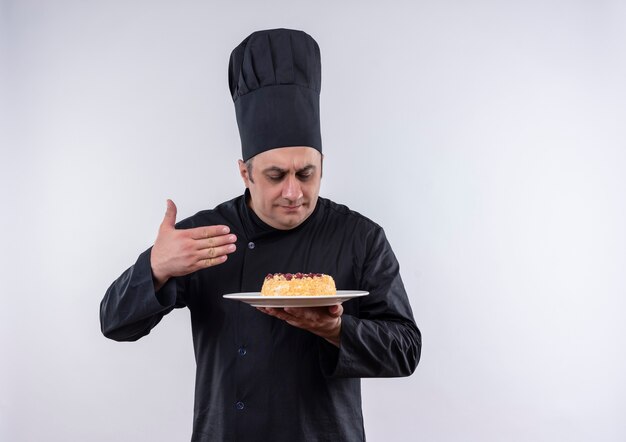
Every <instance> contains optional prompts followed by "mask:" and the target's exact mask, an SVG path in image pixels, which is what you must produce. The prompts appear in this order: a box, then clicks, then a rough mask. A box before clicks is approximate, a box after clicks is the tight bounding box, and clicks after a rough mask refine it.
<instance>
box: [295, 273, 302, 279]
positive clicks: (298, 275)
mask: <svg viewBox="0 0 626 442" xmlns="http://www.w3.org/2000/svg"><path fill="white" fill-rule="evenodd" d="M303 276H304V275H303V274H302V273H300V272H298V273H296V274H295V278H296V279H302V277H303Z"/></svg>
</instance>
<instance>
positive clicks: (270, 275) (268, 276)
mask: <svg viewBox="0 0 626 442" xmlns="http://www.w3.org/2000/svg"><path fill="white" fill-rule="evenodd" d="M273 277H274V275H272V274H271V273H268V274H267V276H266V277H265V279H272V278H273Z"/></svg>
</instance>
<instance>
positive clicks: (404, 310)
mask: <svg viewBox="0 0 626 442" xmlns="http://www.w3.org/2000/svg"><path fill="white" fill-rule="evenodd" d="M320 78H321V67H320V55H319V48H318V46H317V44H316V43H315V41H314V40H313V39H312V38H311V37H310V36H309V35H307V34H305V33H304V32H301V31H292V30H286V29H276V30H270V31H260V32H255V33H253V34H252V35H250V36H249V37H248V38H247V39H246V40H244V41H243V42H242V43H241V44H240V45H239V46H238V47H237V48H235V50H234V51H233V53H232V55H231V59H230V66H229V82H230V90H231V93H232V96H233V99H234V101H235V110H236V115H237V122H238V125H239V131H240V135H241V141H242V153H243V159H242V160H240V161H239V172H240V174H241V177H242V178H243V181H244V184H245V186H246V191H245V193H244V195H242V196H240V197H238V198H235V199H233V200H231V201H228V202H225V203H223V204H220V205H219V206H217V207H216V208H215V209H213V210H206V211H202V212H199V213H198V214H196V215H194V216H192V217H190V218H188V219H186V220H183V221H181V222H180V223H179V224H178V225H175V220H176V206H175V205H174V203H173V202H172V201H169V200H168V205H167V211H166V214H165V218H164V220H163V223H162V224H161V227H160V229H159V233H158V235H157V238H156V241H155V243H154V246H153V247H152V248H150V249H148V250H147V251H145V252H144V253H142V254H141V255H140V256H139V258H138V260H137V262H136V263H135V264H134V265H133V266H132V267H130V268H129V269H128V270H127V271H126V272H124V273H123V274H122V275H121V276H120V277H119V278H118V279H117V280H116V281H115V282H114V283H113V284H112V285H111V287H110V288H109V289H108V291H107V293H106V295H105V297H104V299H103V301H102V304H101V309H100V318H101V325H102V331H103V333H104V334H105V336H107V337H109V338H111V339H115V340H119V341H124V340H126V341H133V340H136V339H139V338H140V337H142V336H144V335H146V334H148V333H149V332H150V330H151V329H152V327H154V326H155V325H156V324H157V323H158V322H159V321H160V320H161V319H162V317H163V316H164V315H166V314H167V313H169V312H170V311H171V310H172V309H173V308H178V307H184V306H186V307H188V308H189V310H190V312H191V322H192V332H193V340H194V350H195V355H196V363H197V374H196V389H195V407H194V426H193V435H192V441H214V440H237V441H331V440H332V441H361V440H364V439H365V434H364V429H363V417H362V412H361V393H360V378H362V377H388V376H408V375H410V374H411V373H412V372H413V371H414V370H415V368H416V366H417V363H418V361H419V357H420V351H421V335H420V332H419V330H418V328H417V326H416V325H415V322H414V320H413V315H412V312H411V307H410V305H409V302H408V299H407V295H406V292H405V290H404V286H403V284H402V280H401V278H400V274H399V266H398V263H397V261H396V258H395V256H394V254H393V252H392V250H391V247H390V246H389V244H388V242H387V240H386V238H385V235H384V233H383V230H382V229H381V228H380V227H379V226H378V225H376V224H375V223H373V222H372V221H370V220H368V219H367V218H365V217H363V216H362V215H360V214H358V213H356V212H353V211H351V210H349V209H348V208H347V207H345V206H342V205H339V204H335V203H333V202H332V201H330V200H327V199H325V198H321V197H319V196H318V194H319V189H320V181H321V177H322V153H321V152H322V145H321V135H320V125H319V91H320ZM278 272H280V273H297V272H303V273H304V272H307V273H308V272H315V273H326V274H329V275H331V276H333V277H334V279H335V281H336V284H337V288H338V289H340V290H351V289H358V290H366V291H369V292H370V294H369V295H368V296H364V297H361V298H355V299H352V300H349V301H347V302H345V304H344V305H343V306H342V305H335V306H331V307H317V308H284V309H280V308H259V309H256V308H253V307H251V306H249V305H247V304H244V303H240V302H237V301H232V300H225V299H223V298H222V295H223V294H227V293H236V292H258V291H259V290H260V288H261V285H262V283H263V279H264V277H265V276H266V275H267V274H268V273H278Z"/></svg>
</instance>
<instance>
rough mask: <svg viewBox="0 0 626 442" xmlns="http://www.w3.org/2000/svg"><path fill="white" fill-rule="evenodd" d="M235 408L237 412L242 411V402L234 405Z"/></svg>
mask: <svg viewBox="0 0 626 442" xmlns="http://www.w3.org/2000/svg"><path fill="white" fill-rule="evenodd" d="M235 407H237V410H243V407H244V405H243V402H241V401H239V402H237V403H236V404H235Z"/></svg>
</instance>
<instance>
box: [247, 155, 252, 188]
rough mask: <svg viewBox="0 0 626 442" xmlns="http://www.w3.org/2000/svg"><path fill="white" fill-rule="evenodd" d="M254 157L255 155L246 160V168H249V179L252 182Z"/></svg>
mask: <svg viewBox="0 0 626 442" xmlns="http://www.w3.org/2000/svg"><path fill="white" fill-rule="evenodd" d="M253 159H254V157H252V158H248V159H247V160H246V169H247V170H248V179H249V180H250V182H251V183H254V180H253V179H252V160H253Z"/></svg>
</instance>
